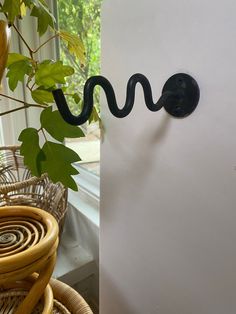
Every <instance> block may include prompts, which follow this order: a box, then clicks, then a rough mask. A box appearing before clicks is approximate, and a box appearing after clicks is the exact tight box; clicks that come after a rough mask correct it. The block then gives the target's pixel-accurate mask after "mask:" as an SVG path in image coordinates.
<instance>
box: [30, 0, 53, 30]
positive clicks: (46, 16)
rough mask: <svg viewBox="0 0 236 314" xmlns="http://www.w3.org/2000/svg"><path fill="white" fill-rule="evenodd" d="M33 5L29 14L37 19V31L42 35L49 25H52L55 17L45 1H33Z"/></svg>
mask: <svg viewBox="0 0 236 314" xmlns="http://www.w3.org/2000/svg"><path fill="white" fill-rule="evenodd" d="M34 3H35V5H34V7H33V9H32V11H31V16H35V17H36V18H37V19H38V29H37V31H38V33H39V36H42V35H43V34H44V33H45V32H46V31H47V29H48V27H49V26H51V27H52V28H53V27H54V22H55V18H54V16H53V15H52V13H51V12H50V11H49V9H48V7H47V5H46V3H45V1H42V0H41V1H40V0H39V1H34Z"/></svg>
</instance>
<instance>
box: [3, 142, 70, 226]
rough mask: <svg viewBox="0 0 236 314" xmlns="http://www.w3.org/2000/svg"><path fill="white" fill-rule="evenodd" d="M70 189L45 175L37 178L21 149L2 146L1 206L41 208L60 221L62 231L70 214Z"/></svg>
mask: <svg viewBox="0 0 236 314" xmlns="http://www.w3.org/2000/svg"><path fill="white" fill-rule="evenodd" d="M67 193H68V192H67V189H66V188H65V187H64V186H63V185H62V184H61V183H57V184H54V183H52V182H51V181H50V180H49V178H48V176H47V175H46V174H44V175H42V176H41V177H39V178H38V177H34V176H32V175H31V173H30V171H29V170H28V169H27V168H26V167H25V165H24V162H23V157H22V156H21V155H20V151H19V146H3V147H0V206H14V205H27V206H33V207H38V208H41V209H43V210H45V211H47V212H49V213H50V214H52V215H53V216H54V217H55V219H56V220H57V222H58V224H59V227H60V232H61V231H62V229H63V224H64V217H65V214H66V211H67Z"/></svg>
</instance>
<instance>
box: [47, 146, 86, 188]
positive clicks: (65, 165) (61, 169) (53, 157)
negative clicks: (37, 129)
mask: <svg viewBox="0 0 236 314" xmlns="http://www.w3.org/2000/svg"><path fill="white" fill-rule="evenodd" d="M42 152H43V156H44V160H43V161H42V162H41V165H42V173H45V172H46V173H47V174H48V176H49V177H50V179H51V180H52V181H53V182H54V183H56V182H61V183H62V184H64V185H65V186H67V187H69V188H71V189H72V190H74V191H77V190H78V188H77V184H76V183H75V181H74V180H73V178H72V177H71V176H72V175H75V174H78V171H77V170H76V169H75V168H74V167H72V165H71V163H73V162H76V161H79V160H80V157H79V155H78V154H76V153H75V152H74V151H73V150H71V149H69V148H68V147H66V146H64V145H62V144H57V143H53V142H50V141H47V142H46V143H45V144H44V146H43V148H42Z"/></svg>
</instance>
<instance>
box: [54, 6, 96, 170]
mask: <svg viewBox="0 0 236 314" xmlns="http://www.w3.org/2000/svg"><path fill="white" fill-rule="evenodd" d="M101 2H102V0H89V1H88V0H87V1H86V0H85V1H77V0H58V1H57V3H58V20H59V27H60V29H61V30H64V31H68V32H70V33H73V34H78V35H79V36H80V38H81V39H82V41H83V44H84V46H85V52H86V55H85V64H84V65H81V63H80V62H79V60H78V59H76V58H75V57H73V56H71V55H70V54H68V52H67V49H66V47H65V45H64V43H63V42H60V56H61V58H62V60H63V62H64V63H67V64H70V65H71V66H73V67H74V69H75V74H74V75H73V76H72V77H71V78H69V79H68V89H67V91H66V94H67V102H68V105H69V107H70V109H71V111H72V112H73V114H75V115H78V114H79V113H80V111H81V107H82V104H83V87H84V84H85V82H86V80H87V79H88V78H89V77H91V76H93V75H99V73H100V53H101V49H100V8H101ZM75 93H77V94H78V95H76V96H75V95H74V94H75ZM72 95H74V97H73V96H72ZM99 98H100V96H99V88H96V90H95V94H94V105H95V107H96V110H97V113H99V111H100V105H99ZM97 113H96V111H94V112H93V115H92V118H94V119H95V120H96V118H97ZM82 129H83V131H84V132H85V134H86V137H85V138H79V139H74V140H73V139H70V140H69V139H68V140H67V141H66V145H67V146H68V147H70V148H72V149H73V150H75V151H76V152H77V153H78V154H79V155H80V157H81V159H82V161H81V162H80V163H81V166H84V167H85V168H87V169H89V170H91V171H92V172H94V173H96V174H99V161H100V129H99V122H98V121H96V122H94V121H92V122H91V123H90V124H89V123H85V124H84V125H83V126H82Z"/></svg>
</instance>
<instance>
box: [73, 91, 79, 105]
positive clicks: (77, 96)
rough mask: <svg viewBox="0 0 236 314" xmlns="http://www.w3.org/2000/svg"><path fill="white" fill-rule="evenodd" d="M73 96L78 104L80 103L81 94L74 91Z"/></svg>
mask: <svg viewBox="0 0 236 314" xmlns="http://www.w3.org/2000/svg"><path fill="white" fill-rule="evenodd" d="M72 97H73V99H74V101H75V103H76V104H78V103H79V102H80V101H81V98H80V95H79V94H78V93H74V94H73V95H72Z"/></svg>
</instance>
